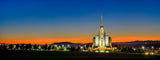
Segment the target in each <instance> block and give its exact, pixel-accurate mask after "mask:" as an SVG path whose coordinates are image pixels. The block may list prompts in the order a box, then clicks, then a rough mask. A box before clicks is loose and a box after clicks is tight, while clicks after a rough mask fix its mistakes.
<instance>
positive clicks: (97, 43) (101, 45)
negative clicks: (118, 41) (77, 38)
mask: <svg viewBox="0 0 160 60" xmlns="http://www.w3.org/2000/svg"><path fill="white" fill-rule="evenodd" d="M92 49H93V50H100V51H105V50H112V45H111V37H109V36H108V35H106V33H105V31H104V28H103V18H102V13H101V26H100V30H99V32H98V35H96V36H95V37H93V44H92Z"/></svg>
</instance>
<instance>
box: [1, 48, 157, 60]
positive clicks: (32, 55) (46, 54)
mask: <svg viewBox="0 0 160 60" xmlns="http://www.w3.org/2000/svg"><path fill="white" fill-rule="evenodd" d="M0 58H3V59H7V60H9V59H14V60H31V59H35V60H57V59H87V60H88V59H89V60H96V59H102V60H103V59H104V60H107V59H157V58H160V56H159V55H144V54H131V53H128V54H126V53H94V52H77V51H75V52H69V51H68V52H66V51H25V50H24V51H22V50H21V51H20V50H4V51H0Z"/></svg>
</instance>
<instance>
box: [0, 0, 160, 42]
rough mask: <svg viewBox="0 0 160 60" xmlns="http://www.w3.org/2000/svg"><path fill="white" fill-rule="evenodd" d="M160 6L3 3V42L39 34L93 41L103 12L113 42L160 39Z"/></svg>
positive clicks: (64, 0) (93, 0)
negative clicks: (126, 38) (127, 39)
mask: <svg viewBox="0 0 160 60" xmlns="http://www.w3.org/2000/svg"><path fill="white" fill-rule="evenodd" d="M159 3H160V1H159V0H14V1H13V0H1V1H0V16H1V17H0V29H1V31H0V33H1V39H2V40H7V39H6V37H15V36H16V37H17V39H18V37H19V35H22V36H23V37H25V36H26V35H27V36H28V35H33V36H32V37H35V36H36V35H39V34H42V36H45V37H46V36H52V35H53V36H54V34H56V36H63V35H64V36H67V34H71V36H72V35H76V36H79V35H83V36H90V37H92V36H94V35H95V33H97V32H98V30H99V26H100V13H101V12H103V19H104V27H105V31H106V32H107V33H108V34H109V35H111V36H113V38H116V37H121V36H142V37H149V36H156V37H160V34H159V33H160V32H159V31H160V27H159V26H160V24H159V22H160V4H159ZM57 34H58V35H57ZM62 34H63V35H62ZM77 34H79V35H77ZM10 40H12V38H10ZM86 40H87V39H86ZM89 40H90V39H89Z"/></svg>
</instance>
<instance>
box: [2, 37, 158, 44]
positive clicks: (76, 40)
mask: <svg viewBox="0 0 160 60" xmlns="http://www.w3.org/2000/svg"><path fill="white" fill-rule="evenodd" d="M136 40H139V41H145V40H152V41H156V40H159V41H160V38H159V37H117V38H112V42H130V41H136ZM55 42H71V43H92V42H93V41H92V39H88V38H73V39H69V38H68V39H42V40H2V41H0V43H6V44H22V43H24V44H29V43H31V44H46V43H47V44H52V43H55Z"/></svg>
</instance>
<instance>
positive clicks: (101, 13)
mask: <svg viewBox="0 0 160 60" xmlns="http://www.w3.org/2000/svg"><path fill="white" fill-rule="evenodd" d="M101 26H103V17H102V12H101Z"/></svg>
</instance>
